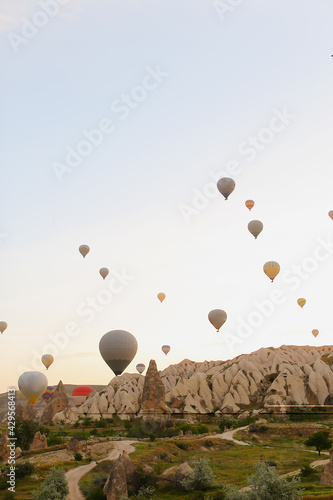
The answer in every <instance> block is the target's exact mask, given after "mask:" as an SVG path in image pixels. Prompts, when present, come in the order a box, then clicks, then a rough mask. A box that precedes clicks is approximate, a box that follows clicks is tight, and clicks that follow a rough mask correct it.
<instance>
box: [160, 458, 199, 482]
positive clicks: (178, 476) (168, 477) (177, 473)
mask: <svg viewBox="0 0 333 500" xmlns="http://www.w3.org/2000/svg"><path fill="white" fill-rule="evenodd" d="M190 472H193V469H192V467H190V466H189V465H188V463H187V462H184V463H182V464H180V465H178V466H177V465H175V466H174V467H169V468H168V469H166V470H165V471H164V472H163V473H162V474H161V475H160V476H159V478H158V485H159V486H160V487H161V488H163V487H168V486H171V485H172V487H173V488H177V485H179V483H180V481H182V480H183V479H185V477H186V476H187V475H188V474H190Z"/></svg>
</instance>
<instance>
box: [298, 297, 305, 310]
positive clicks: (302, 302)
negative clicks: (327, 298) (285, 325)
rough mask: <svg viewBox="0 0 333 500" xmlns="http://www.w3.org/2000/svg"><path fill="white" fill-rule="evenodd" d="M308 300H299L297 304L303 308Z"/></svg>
mask: <svg viewBox="0 0 333 500" xmlns="http://www.w3.org/2000/svg"><path fill="white" fill-rule="evenodd" d="M305 303H306V300H305V299H297V304H298V305H299V306H300V307H301V308H303V307H304V306H305Z"/></svg>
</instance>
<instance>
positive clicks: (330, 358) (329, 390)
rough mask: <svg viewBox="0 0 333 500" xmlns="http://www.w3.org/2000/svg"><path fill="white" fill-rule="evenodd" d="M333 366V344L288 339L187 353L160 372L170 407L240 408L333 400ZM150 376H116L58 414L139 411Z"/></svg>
mask: <svg viewBox="0 0 333 500" xmlns="http://www.w3.org/2000/svg"><path fill="white" fill-rule="evenodd" d="M332 366H333V346H322V347H311V346H286V345H283V346H281V347H279V348H273V347H268V348H262V349H259V350H258V351H255V352H253V353H251V354H242V355H240V356H237V357H236V358H234V359H232V360H228V361H204V362H202V363H199V362H194V361H190V360H188V359H185V360H183V361H182V362H181V363H179V364H177V365H170V366H169V367H168V368H166V369H165V370H163V371H161V372H158V373H159V376H160V379H161V381H162V383H163V385H164V388H165V404H166V410H165V413H173V414H179V413H185V414H197V413H199V414H205V413H211V412H213V411H214V412H218V413H237V412H239V411H240V410H245V409H246V408H247V407H249V406H250V405H251V407H252V408H253V407H256V408H262V407H266V408H268V407H270V406H271V405H285V404H291V403H292V402H294V403H296V404H332V403H333V370H332ZM154 376H156V374H155V375H154ZM147 377H148V372H147ZM147 377H144V376H143V375H139V374H130V373H125V374H123V375H121V376H118V377H115V378H113V379H112V380H111V382H110V383H109V385H108V386H107V387H106V388H105V389H103V390H102V391H100V392H99V393H95V394H91V395H90V396H88V398H87V400H86V401H85V402H84V403H83V404H82V405H81V406H80V407H79V408H77V409H68V408H67V410H66V412H60V413H57V415H56V416H55V420H60V419H62V418H63V419H65V420H66V421H73V422H74V421H75V420H76V419H77V418H78V416H83V415H87V416H90V417H92V418H93V419H99V418H101V417H104V418H107V417H111V416H112V415H113V414H115V413H117V414H118V415H120V416H124V417H125V416H128V415H133V414H137V413H139V411H140V409H141V401H142V396H143V393H144V384H145V382H146V383H147V381H146V378H147ZM155 383H156V380H155Z"/></svg>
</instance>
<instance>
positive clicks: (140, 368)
mask: <svg viewBox="0 0 333 500" xmlns="http://www.w3.org/2000/svg"><path fill="white" fill-rule="evenodd" d="M136 369H137V370H138V372H139V373H142V372H144V371H145V369H146V365H144V364H143V363H139V364H137V365H136Z"/></svg>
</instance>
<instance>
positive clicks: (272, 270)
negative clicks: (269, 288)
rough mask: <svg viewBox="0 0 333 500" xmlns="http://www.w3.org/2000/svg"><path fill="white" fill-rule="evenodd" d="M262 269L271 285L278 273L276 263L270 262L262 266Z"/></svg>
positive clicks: (278, 266) (278, 269)
mask: <svg viewBox="0 0 333 500" xmlns="http://www.w3.org/2000/svg"><path fill="white" fill-rule="evenodd" d="M263 269H264V273H265V274H266V276H268V277H269V278H270V280H271V281H272V283H273V281H274V278H276V276H277V275H278V274H279V272H280V265H279V264H278V263H277V262H274V261H273V260H270V261H269V262H266V264H264V267H263Z"/></svg>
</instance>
